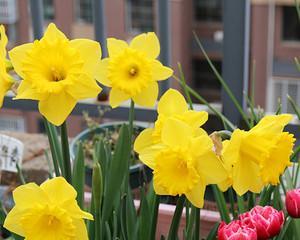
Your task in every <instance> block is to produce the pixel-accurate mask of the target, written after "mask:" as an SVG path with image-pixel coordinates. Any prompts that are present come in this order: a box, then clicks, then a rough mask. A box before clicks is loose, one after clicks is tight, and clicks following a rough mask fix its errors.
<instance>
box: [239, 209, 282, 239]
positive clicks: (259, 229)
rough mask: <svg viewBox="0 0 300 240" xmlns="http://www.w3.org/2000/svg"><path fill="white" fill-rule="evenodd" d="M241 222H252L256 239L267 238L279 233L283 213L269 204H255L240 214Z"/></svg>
mask: <svg viewBox="0 0 300 240" xmlns="http://www.w3.org/2000/svg"><path fill="white" fill-rule="evenodd" d="M240 220H241V221H242V222H243V224H250V223H251V224H252V225H253V226H254V227H255V228H256V233H257V239H259V240H263V239H269V238H272V237H274V236H277V235H278V234H279V233H280V230H281V227H282V225H283V223H284V214H283V212H282V211H277V210H276V209H275V208H273V207H271V206H265V207H261V206H256V207H254V208H252V209H251V210H250V211H249V212H246V213H244V214H241V215H240Z"/></svg>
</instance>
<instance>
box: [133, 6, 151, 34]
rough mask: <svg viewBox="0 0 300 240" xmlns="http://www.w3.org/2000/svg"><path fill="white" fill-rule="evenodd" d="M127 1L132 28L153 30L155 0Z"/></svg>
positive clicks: (135, 29) (144, 30)
mask: <svg viewBox="0 0 300 240" xmlns="http://www.w3.org/2000/svg"><path fill="white" fill-rule="evenodd" d="M127 3H128V4H127V8H128V25H129V28H130V30H134V31H138V32H147V31H153V29H154V21H153V0H128V1H127Z"/></svg>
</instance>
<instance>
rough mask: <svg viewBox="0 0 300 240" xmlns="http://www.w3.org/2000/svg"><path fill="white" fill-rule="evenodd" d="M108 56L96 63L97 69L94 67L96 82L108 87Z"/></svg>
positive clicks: (109, 83) (109, 82)
mask: <svg viewBox="0 0 300 240" xmlns="http://www.w3.org/2000/svg"><path fill="white" fill-rule="evenodd" d="M108 62H109V59H108V58H104V59H103V60H101V61H100V62H99V63H98V66H97V69H96V79H97V80H98V82H100V83H102V84H103V85H104V86H107V87H110V86H111V81H110V80H109V79H108V75H107V74H108V72H107V71H108V69H107V68H108Z"/></svg>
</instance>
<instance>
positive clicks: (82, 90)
mask: <svg viewBox="0 0 300 240" xmlns="http://www.w3.org/2000/svg"><path fill="white" fill-rule="evenodd" d="M101 90H102V89H101V88H100V87H99V86H98V84H97V82H96V80H95V79H94V78H92V77H90V76H89V75H85V74H82V75H81V76H80V77H79V78H77V79H76V80H75V83H74V84H72V85H68V86H66V91H67V92H68V93H69V94H70V95H71V96H72V97H73V98H74V99H78V100H79V99H86V98H95V97H97V96H98V94H99V93H100V92H101Z"/></svg>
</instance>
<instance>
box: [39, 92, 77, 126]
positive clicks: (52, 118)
mask: <svg viewBox="0 0 300 240" xmlns="http://www.w3.org/2000/svg"><path fill="white" fill-rule="evenodd" d="M75 105H76V100H75V99H74V98H73V97H72V96H70V95H69V94H67V93H65V92H60V93H58V94H51V95H49V96H48V98H47V99H45V100H42V101H40V102H39V111H40V113H41V114H42V115H43V116H44V117H45V118H46V119H47V120H48V121H49V122H51V123H52V124H54V125H56V126H60V125H61V124H62V123H63V122H64V121H65V120H66V119H67V117H68V116H69V115H70V113H71V112H72V110H73V109H74V107H75Z"/></svg>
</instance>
